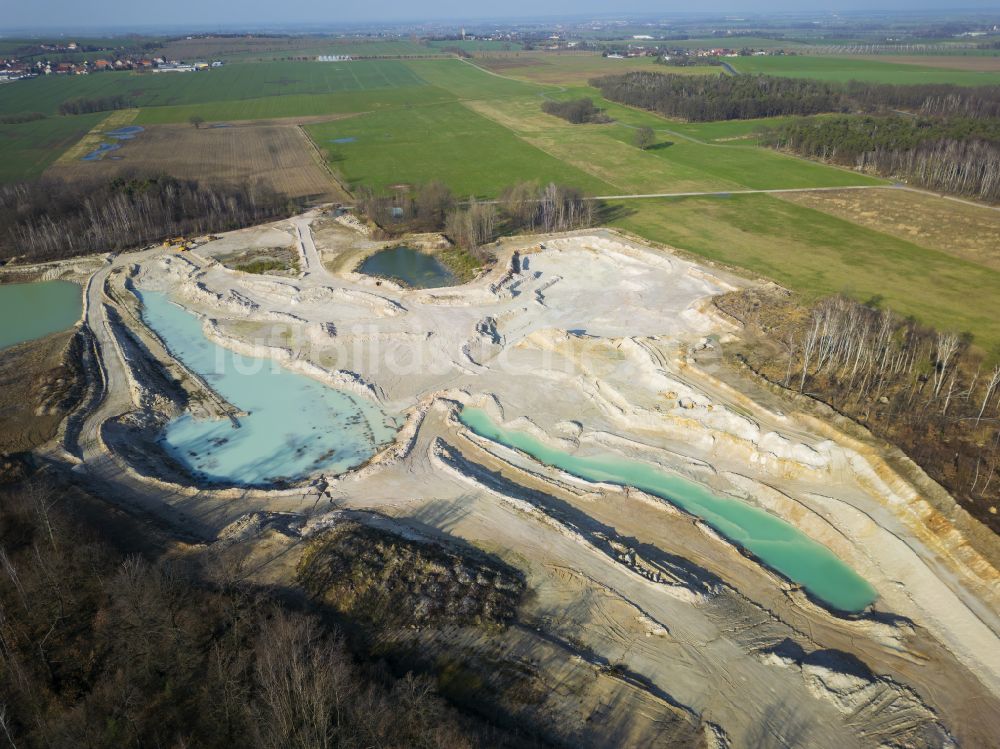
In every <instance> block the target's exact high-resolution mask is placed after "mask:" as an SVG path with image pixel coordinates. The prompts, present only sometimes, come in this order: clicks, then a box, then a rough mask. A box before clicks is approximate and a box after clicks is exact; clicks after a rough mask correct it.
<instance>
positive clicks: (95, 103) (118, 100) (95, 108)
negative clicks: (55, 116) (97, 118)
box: [59, 94, 134, 115]
mask: <svg viewBox="0 0 1000 749" xmlns="http://www.w3.org/2000/svg"><path fill="white" fill-rule="evenodd" d="M132 106H134V103H133V101H132V100H131V99H129V98H127V97H125V96H122V95H121V94H115V95H113V96H96V97H90V98H83V97H81V98H78V99H68V100H66V101H64V102H63V103H62V104H60V105H59V114H64V115H73V114H91V113H93V112H110V111H113V110H116V109H129V108H130V107H132Z"/></svg>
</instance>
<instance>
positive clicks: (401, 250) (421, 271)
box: [358, 247, 455, 289]
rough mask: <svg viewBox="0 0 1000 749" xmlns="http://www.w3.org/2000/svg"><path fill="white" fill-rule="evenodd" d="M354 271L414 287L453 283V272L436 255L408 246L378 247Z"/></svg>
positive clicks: (429, 287) (424, 287) (435, 287)
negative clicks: (379, 248) (378, 248)
mask: <svg viewBox="0 0 1000 749" xmlns="http://www.w3.org/2000/svg"><path fill="white" fill-rule="evenodd" d="M358 272H359V273H365V274H367V275H369V276H382V277H383V278H391V279H392V280H393V281H402V282H403V283H405V284H406V285H407V286H411V287H413V288H414V289H437V288H441V287H442V286H452V285H454V284H455V276H453V275H452V273H451V271H449V270H448V269H447V268H446V267H445V266H444V265H442V264H441V262H440V261H439V260H438V259H437V258H436V257H434V256H433V255H428V254H427V253H426V252H420V251H419V250H414V249H412V248H410V247H390V248H388V249H385V250H379V251H378V252H376V253H375V254H374V255H370V256H369V257H367V258H365V260H364V262H362V263H361V265H360V266H358Z"/></svg>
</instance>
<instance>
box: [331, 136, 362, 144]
mask: <svg viewBox="0 0 1000 749" xmlns="http://www.w3.org/2000/svg"><path fill="white" fill-rule="evenodd" d="M356 140H357V138H355V137H353V136H351V137H350V138H331V139H330V142H331V143H353V142H354V141H356Z"/></svg>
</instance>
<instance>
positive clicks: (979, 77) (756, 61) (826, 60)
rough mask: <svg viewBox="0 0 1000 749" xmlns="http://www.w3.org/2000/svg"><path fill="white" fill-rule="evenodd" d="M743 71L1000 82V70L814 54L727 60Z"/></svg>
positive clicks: (914, 80)
mask: <svg viewBox="0 0 1000 749" xmlns="http://www.w3.org/2000/svg"><path fill="white" fill-rule="evenodd" d="M727 62H729V64H730V65H732V66H733V68H734V69H736V70H738V71H739V72H741V73H763V74H765V75H777V76H784V77H787V78H815V79H818V80H823V81H868V82H872V83H899V84H926V83H954V84H956V85H959V86H988V85H993V84H996V83H1000V73H996V72H986V71H982V72H981V71H970V70H956V69H953V68H952V69H949V68H943V67H942V68H937V67H934V66H933V61H932V60H928V64H927V65H926V66H922V65H906V64H901V63H893V62H882V61H881V60H871V59H861V58H857V57H848V56H846V55H842V56H837V57H810V56H807V55H778V56H764V57H736V58H730V59H729V60H727Z"/></svg>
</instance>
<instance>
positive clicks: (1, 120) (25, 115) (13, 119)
mask: <svg viewBox="0 0 1000 749" xmlns="http://www.w3.org/2000/svg"><path fill="white" fill-rule="evenodd" d="M47 116H48V115H45V114H43V113H42V112H15V113H14V114H3V115H0V125H23V124H24V123H26V122H35V121H37V120H44V119H45V118H46V117H47Z"/></svg>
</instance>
